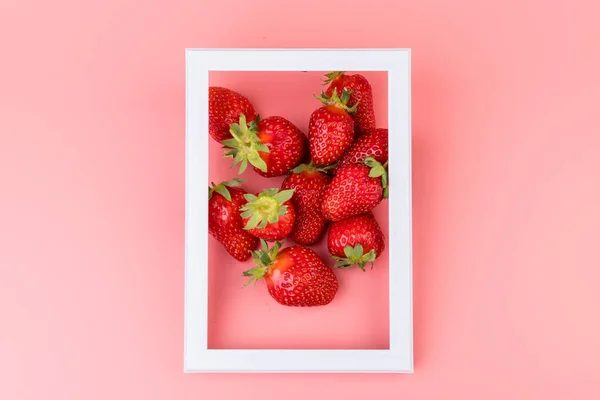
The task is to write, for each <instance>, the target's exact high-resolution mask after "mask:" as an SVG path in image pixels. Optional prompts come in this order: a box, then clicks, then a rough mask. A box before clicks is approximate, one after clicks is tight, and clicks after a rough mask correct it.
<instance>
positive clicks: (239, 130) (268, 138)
mask: <svg viewBox="0 0 600 400" xmlns="http://www.w3.org/2000/svg"><path fill="white" fill-rule="evenodd" d="M246 122H247V121H246V117H245V115H244V114H242V115H240V120H239V123H233V124H231V129H230V132H231V136H233V138H232V139H227V140H224V141H223V142H222V143H223V145H224V146H223V147H224V148H225V149H228V150H229V151H228V152H227V153H226V154H225V155H226V156H228V157H232V158H233V165H232V166H234V165H236V164H238V163H241V164H240V169H239V173H240V174H242V173H243V172H244V171H245V170H246V167H247V165H248V163H250V164H252V166H253V167H254V171H256V172H257V173H258V174H259V175H262V176H265V177H273V176H279V175H285V174H287V173H288V172H289V171H290V170H291V169H292V168H294V167H295V166H296V165H298V164H300V162H301V161H302V160H303V159H304V158H305V156H306V152H307V147H308V143H307V142H308V140H307V138H306V136H305V135H304V134H303V133H302V131H300V129H298V128H297V127H296V126H295V125H294V124H292V123H291V122H290V121H288V120H287V119H285V118H283V117H268V118H265V119H263V120H259V118H258V117H257V118H256V121H251V122H250V123H249V124H246Z"/></svg>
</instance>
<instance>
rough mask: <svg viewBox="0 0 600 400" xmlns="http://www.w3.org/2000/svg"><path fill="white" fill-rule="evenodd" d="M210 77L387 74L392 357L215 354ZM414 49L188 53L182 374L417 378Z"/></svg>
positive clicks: (382, 353) (388, 353)
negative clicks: (211, 338) (211, 341)
mask: <svg viewBox="0 0 600 400" xmlns="http://www.w3.org/2000/svg"><path fill="white" fill-rule="evenodd" d="M210 71H387V72H388V118H389V122H388V129H389V132H390V135H389V164H388V166H389V175H390V182H391V185H390V188H389V195H390V197H389V200H388V201H390V202H391V204H393V207H389V218H390V224H389V227H390V228H389V243H390V246H389V265H390V268H389V293H390V300H389V313H390V315H389V326H390V334H389V337H390V348H389V350H387V349H386V350H354V349H349V350H337V349H332V350H317V349H315V350H312V349H310V350H305V349H298V350H295V349H283V350H275V349H265V350H255V349H248V350H237V349H236V350H227V349H224V350H223V349H209V348H208V334H207V330H208V267H207V265H208V260H207V257H206V254H208V213H207V211H206V210H207V209H208V196H207V195H206V193H207V192H206V188H207V187H208V186H209V176H208V159H209V158H208V146H207V143H209V142H208V137H209V136H208V87H209V72H210ZM410 100H411V95H410V49H186V191H185V193H186V196H185V197H186V198H185V201H186V206H185V218H186V219H185V315H184V317H185V324H184V325H185V326H184V372H186V373H192V372H306V373H315V372H357V373H358V372H365V373H366V372H379V373H412V372H413V327H412V325H413V324H412V322H413V321H412V212H411V208H412V206H411V196H412V194H411V193H412V179H411V175H412V173H411V120H410V115H411V111H410V106H411V102H410Z"/></svg>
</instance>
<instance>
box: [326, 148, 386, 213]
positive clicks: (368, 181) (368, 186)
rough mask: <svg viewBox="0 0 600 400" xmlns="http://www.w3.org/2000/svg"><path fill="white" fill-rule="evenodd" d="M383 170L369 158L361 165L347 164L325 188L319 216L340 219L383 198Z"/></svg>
mask: <svg viewBox="0 0 600 400" xmlns="http://www.w3.org/2000/svg"><path fill="white" fill-rule="evenodd" d="M387 192H388V189H387V172H386V171H385V167H384V166H383V165H381V164H380V163H379V162H378V161H377V160H375V159H374V158H373V157H367V158H366V159H365V161H364V162H363V163H362V164H347V165H344V166H343V167H342V168H340V169H339V170H338V171H337V174H336V175H335V176H334V177H333V179H332V180H331V183H330V184H329V185H328V186H327V188H326V189H325V196H324V198H323V216H325V218H327V219H328V220H330V221H340V220H343V219H346V218H350V217H353V216H355V215H358V214H362V213H365V212H367V211H371V210H372V209H373V208H375V207H376V206H377V205H378V204H379V203H381V201H382V199H383V198H387Z"/></svg>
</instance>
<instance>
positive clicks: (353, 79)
mask: <svg viewBox="0 0 600 400" xmlns="http://www.w3.org/2000/svg"><path fill="white" fill-rule="evenodd" d="M325 76H326V77H327V79H326V80H325V81H324V82H325V84H328V83H329V87H328V88H327V90H325V93H326V94H327V95H328V96H331V95H332V93H333V91H334V90H337V92H338V93H342V91H343V90H344V89H345V90H347V91H349V92H350V100H348V106H349V107H352V106H354V105H356V104H358V107H357V108H356V112H355V113H354V114H352V118H353V119H354V130H355V132H356V135H357V136H358V135H362V134H364V133H366V132H369V131H372V130H373V129H375V126H376V125H375V110H374V108H373V89H372V88H371V84H370V83H369V81H367V79H366V78H365V77H364V76H362V75H359V74H354V75H348V74H346V73H344V72H343V71H334V72H331V73H329V74H326V75H325Z"/></svg>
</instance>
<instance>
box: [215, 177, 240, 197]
mask: <svg viewBox="0 0 600 400" xmlns="http://www.w3.org/2000/svg"><path fill="white" fill-rule="evenodd" d="M242 182H244V181H243V180H242V179H240V178H233V179H231V180H228V181H223V182H221V183H219V184H218V185H215V183H214V182H211V186H210V187H209V188H208V198H209V199H210V198H211V197H212V196H213V193H215V192H217V193H219V194H220V195H221V196H223V197H225V198H226V199H227V201H231V193H229V190H227V188H228V187H234V186H241V184H242Z"/></svg>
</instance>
